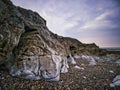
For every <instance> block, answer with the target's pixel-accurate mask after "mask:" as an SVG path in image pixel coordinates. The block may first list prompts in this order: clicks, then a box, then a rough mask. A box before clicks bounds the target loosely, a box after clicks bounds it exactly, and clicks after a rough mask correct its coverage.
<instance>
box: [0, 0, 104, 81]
mask: <svg viewBox="0 0 120 90" xmlns="http://www.w3.org/2000/svg"><path fill="white" fill-rule="evenodd" d="M96 52H97V54H96ZM104 53H105V51H103V50H101V49H99V47H98V46H96V45H95V44H83V43H81V42H80V41H78V40H76V39H73V38H68V37H62V36H58V35H56V34H54V33H52V32H51V31H49V29H48V28H47V26H46V20H44V19H43V18H42V17H41V16H40V15H39V14H38V13H37V12H33V11H31V10H26V9H23V8H21V7H16V6H14V5H13V4H12V2H11V1H9V0H0V65H5V66H6V68H8V69H9V72H10V74H11V75H12V76H18V77H23V78H25V79H31V80H39V79H45V80H50V81H58V80H59V79H60V73H65V72H68V68H69V66H68V62H71V63H73V62H74V58H73V56H74V55H75V54H96V55H100V54H104Z"/></svg>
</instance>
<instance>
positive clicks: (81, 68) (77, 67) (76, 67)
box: [74, 65, 84, 70]
mask: <svg viewBox="0 0 120 90" xmlns="http://www.w3.org/2000/svg"><path fill="white" fill-rule="evenodd" d="M74 68H75V69H80V70H84V68H83V67H79V66H77V65H76V66H75V67H74Z"/></svg>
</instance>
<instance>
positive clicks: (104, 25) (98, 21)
mask: <svg viewBox="0 0 120 90" xmlns="http://www.w3.org/2000/svg"><path fill="white" fill-rule="evenodd" d="M113 13H114V12H111V11H107V12H104V13H102V14H100V15H98V16H97V17H95V18H94V19H93V20H91V21H88V22H86V23H85V24H84V25H83V26H82V27H81V28H80V30H97V29H99V30H102V29H111V28H116V27H118V25H117V24H116V23H114V22H113V21H112V20H111V19H110V18H109V17H110V16H112V15H113Z"/></svg>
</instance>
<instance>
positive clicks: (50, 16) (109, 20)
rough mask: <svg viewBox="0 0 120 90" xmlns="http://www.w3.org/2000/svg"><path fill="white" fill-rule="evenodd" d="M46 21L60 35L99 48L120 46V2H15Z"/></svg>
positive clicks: (32, 0) (56, 0)
mask: <svg viewBox="0 0 120 90" xmlns="http://www.w3.org/2000/svg"><path fill="white" fill-rule="evenodd" d="M12 1H13V3H14V4H15V5H17V6H21V7H24V8H26V9H32V10H33V11H36V12H38V13H39V14H40V15H41V16H42V17H43V18H44V19H45V20H47V26H48V28H49V29H50V30H51V31H52V32H54V33H57V34H58V35H62V36H67V37H73V38H77V39H78V40H80V41H81V42H83V43H96V44H97V45H98V46H100V47H120V0H12Z"/></svg>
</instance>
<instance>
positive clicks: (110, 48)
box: [102, 47, 120, 51]
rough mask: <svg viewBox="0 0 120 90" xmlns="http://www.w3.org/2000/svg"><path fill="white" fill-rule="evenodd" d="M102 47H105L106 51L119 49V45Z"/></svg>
mask: <svg viewBox="0 0 120 90" xmlns="http://www.w3.org/2000/svg"><path fill="white" fill-rule="evenodd" d="M102 49H106V50H108V51H120V47H105V48H102Z"/></svg>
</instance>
